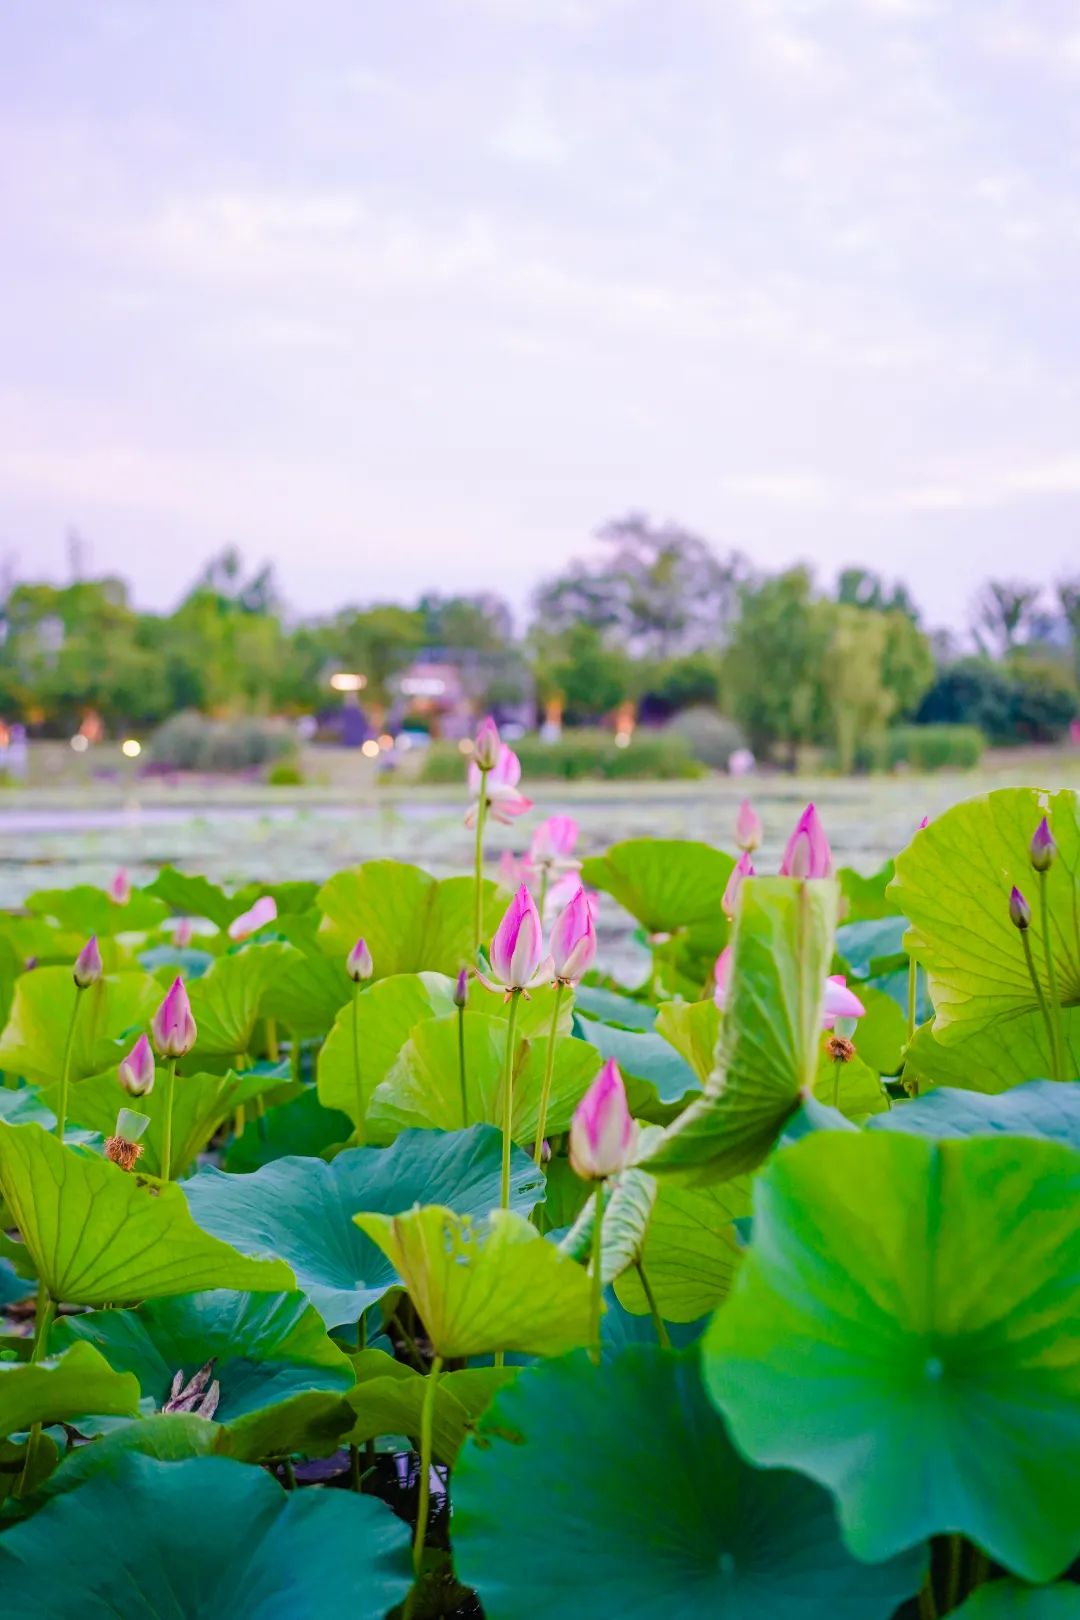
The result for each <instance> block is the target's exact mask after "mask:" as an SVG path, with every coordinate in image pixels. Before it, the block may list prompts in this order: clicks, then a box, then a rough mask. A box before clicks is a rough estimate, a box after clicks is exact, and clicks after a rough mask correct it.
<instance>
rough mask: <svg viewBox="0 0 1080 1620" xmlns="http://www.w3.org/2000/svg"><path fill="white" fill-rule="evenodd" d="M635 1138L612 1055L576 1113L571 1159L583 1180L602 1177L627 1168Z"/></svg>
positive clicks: (635, 1134)
mask: <svg viewBox="0 0 1080 1620" xmlns="http://www.w3.org/2000/svg"><path fill="white" fill-rule="evenodd" d="M636 1141H637V1126H636V1125H635V1124H634V1121H633V1120H632V1119H631V1117H630V1110H629V1108H628V1107H627V1105H626V1087H625V1086H624V1085H623V1079H622V1075H621V1074H620V1073H619V1069H618V1065H617V1064H616V1062H615V1060H614V1058H609V1059H608V1061H607V1062H606V1063H605V1064H604V1067H603V1068H602V1069H601V1070H600V1073H599V1074H598V1075H597V1077H596V1079H595V1080H594V1081H593V1083H592V1085H591V1086H590V1087H589V1089H588V1091H587V1092H586V1093H585V1095H584V1097H582V1099H581V1101H580V1103H578V1106H577V1109H576V1111H575V1113H574V1118H573V1121H572V1122H571V1125H570V1163H571V1165H572V1166H573V1168H574V1170H575V1172H576V1174H577V1175H579V1176H581V1178H582V1179H583V1180H584V1181H602V1180H605V1179H606V1178H607V1177H608V1176H614V1175H617V1174H618V1172H619V1171H620V1170H624V1169H625V1168H626V1166H627V1165H628V1164H629V1162H630V1160H631V1158H632V1157H633V1153H634V1147H635V1144H636Z"/></svg>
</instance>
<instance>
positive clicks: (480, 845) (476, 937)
mask: <svg viewBox="0 0 1080 1620" xmlns="http://www.w3.org/2000/svg"><path fill="white" fill-rule="evenodd" d="M487 779H488V773H487V771H486V770H485V769H484V767H483V766H482V765H481V767H480V798H479V801H478V803H477V806H476V893H475V896H474V900H473V908H474V909H473V959H474V960H475V959H476V958H477V957H478V956H479V955H480V938H481V935H482V933H483V929H484V821H485V818H486V816H487Z"/></svg>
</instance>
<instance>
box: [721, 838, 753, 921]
mask: <svg viewBox="0 0 1080 1620" xmlns="http://www.w3.org/2000/svg"><path fill="white" fill-rule="evenodd" d="M753 876H754V863H753V861H752V860H751V859H750V852H749V850H745V849H744V850H743V852H742V854H741V855H740V856H739V858H738V860H737V861H736V862H735V865H734V866H733V867H732V869H731V876H730V877H729V878H728V880H727V887H726V888H725V890H724V896H723V899H722V900H721V901H720V909H721V911H722V912H723V913H724V916H725V917H726V918H727V919H728V921H729V922H730V921H731V919H732V917H734V915H735V913H736V911H737V910H738V907H739V896H740V895H741V894H742V886H743V883H744V882H745V881H746V879H747V878H748V877H753Z"/></svg>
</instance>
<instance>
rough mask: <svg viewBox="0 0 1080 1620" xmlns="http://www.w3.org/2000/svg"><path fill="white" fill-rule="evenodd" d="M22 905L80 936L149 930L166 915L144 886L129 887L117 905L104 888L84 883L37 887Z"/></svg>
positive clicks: (158, 924)
mask: <svg viewBox="0 0 1080 1620" xmlns="http://www.w3.org/2000/svg"><path fill="white" fill-rule="evenodd" d="M23 904H24V906H25V907H26V909H27V911H29V912H30V913H31V914H32V915H33V916H35V917H45V918H47V919H48V921H49V922H50V923H52V924H53V926H54V927H56V928H60V929H63V930H64V931H65V932H67V933H72V934H81V935H83V936H84V937H88V936H89V935H90V934H97V936H98V938H99V939H112V938H113V936H114V935H116V934H146V933H149V932H150V930H151V929H152V928H158V927H160V925H161V923H162V922H163V921H164V920H165V918H166V916H167V915H168V908H167V907H166V906H165V905H164V904H163V903H162V902H161V901H160V900H158V899H156V898H155V896H154V895H153V894H152V893H151V891H150V890H148V889H134V888H133V889H132V891H131V897H130V899H129V900H128V901H127V903H126V904H125V905H122V906H121V905H117V903H116V901H115V900H114V899H113V898H112V896H111V895H110V894H108V893H107V892H106V891H105V890H104V889H95V888H93V887H92V886H91V885H90V884H88V883H76V884H73V885H72V886H71V888H69V889H38V890H36V891H35V893H34V894H28V895H27V897H26V899H25V900H24V901H23Z"/></svg>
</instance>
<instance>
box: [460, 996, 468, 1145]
mask: <svg viewBox="0 0 1080 1620" xmlns="http://www.w3.org/2000/svg"><path fill="white" fill-rule="evenodd" d="M457 1056H458V1079H459V1080H460V1081H461V1128H462V1130H467V1129H468V1124H469V1093H468V1088H467V1087H466V1085H465V1009H464V1007H459V1008H458V1014H457Z"/></svg>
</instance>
